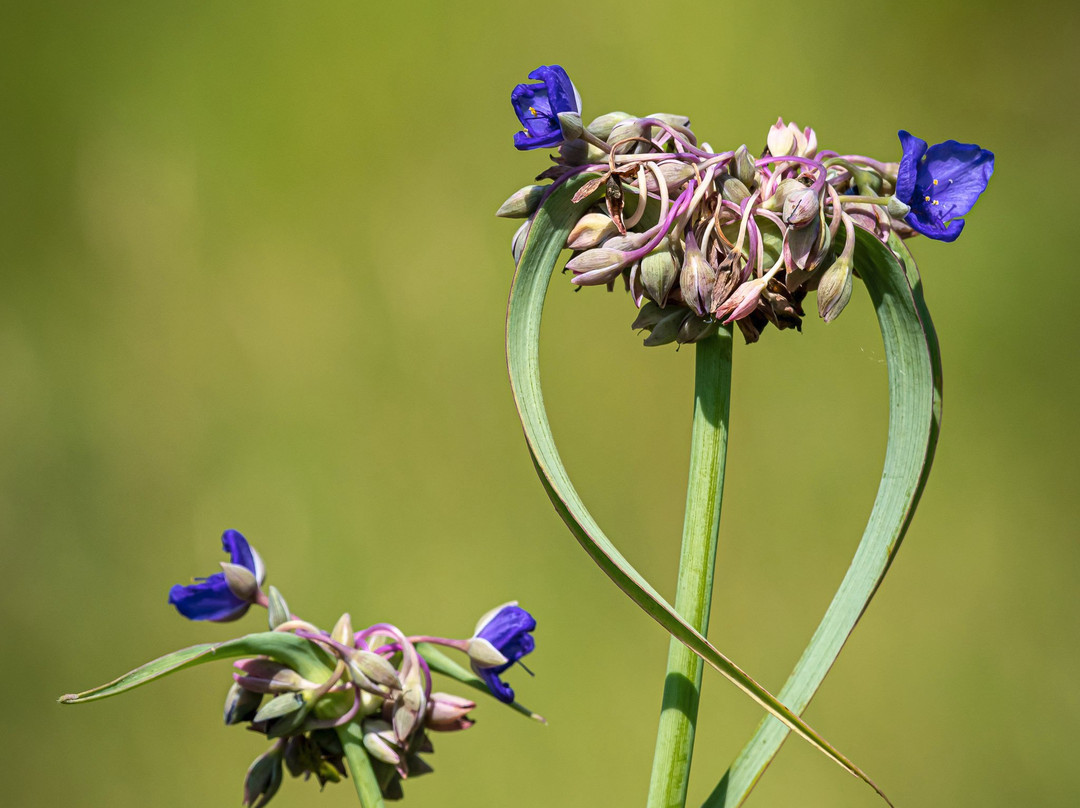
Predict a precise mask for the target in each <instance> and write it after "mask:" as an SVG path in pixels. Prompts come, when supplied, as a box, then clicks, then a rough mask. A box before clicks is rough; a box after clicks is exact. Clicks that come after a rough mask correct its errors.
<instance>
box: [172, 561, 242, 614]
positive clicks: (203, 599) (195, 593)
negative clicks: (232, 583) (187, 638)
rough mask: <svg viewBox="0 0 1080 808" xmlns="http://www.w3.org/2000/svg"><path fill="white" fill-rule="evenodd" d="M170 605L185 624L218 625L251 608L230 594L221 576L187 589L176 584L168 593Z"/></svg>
mask: <svg viewBox="0 0 1080 808" xmlns="http://www.w3.org/2000/svg"><path fill="white" fill-rule="evenodd" d="M169 603H171V604H172V605H173V606H175V607H176V610H177V611H178V612H180V614H182V615H183V616H184V617H186V618H187V619H188V620H213V621H214V622H218V623H224V622H227V621H229V620H236V619H237V618H238V617H241V616H242V615H243V614H244V613H245V612H246V611H247V610H248V606H249V605H250V604H248V603H246V602H245V601H242V600H240V598H238V597H236V595H234V594H233V593H232V591H231V590H230V589H229V585H228V583H226V581H225V573H223V572H218V573H214V574H213V575H211V576H210V577H209V578H207V579H206V580H205V581H200V582H199V583H195V584H190V585H188V586H181V585H180V584H177V585H176V586H174V587H173V588H172V589H170V590H169Z"/></svg>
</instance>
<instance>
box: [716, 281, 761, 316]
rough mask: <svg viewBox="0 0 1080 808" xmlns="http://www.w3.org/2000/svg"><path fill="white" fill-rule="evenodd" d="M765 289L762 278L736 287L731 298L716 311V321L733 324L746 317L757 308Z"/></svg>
mask: <svg viewBox="0 0 1080 808" xmlns="http://www.w3.org/2000/svg"><path fill="white" fill-rule="evenodd" d="M764 288H765V281H764V280H762V279H761V278H755V279H754V280H752V281H747V282H746V283H744V284H742V285H740V286H738V287H736V289H735V291H734V292H732V293H731V297H729V298H728V299H727V300H725V301H724V302H723V303H721V304H720V307H719V308H718V309H717V310H716V319H718V320H723V321H724V322H725V323H731V322H734V321H735V320H741V319H742V318H743V317H746V316H747V315H748V314H750V313H751V312H752V311H754V309H756V308H757V305H758V303H759V302H760V300H761V291H762V289H764Z"/></svg>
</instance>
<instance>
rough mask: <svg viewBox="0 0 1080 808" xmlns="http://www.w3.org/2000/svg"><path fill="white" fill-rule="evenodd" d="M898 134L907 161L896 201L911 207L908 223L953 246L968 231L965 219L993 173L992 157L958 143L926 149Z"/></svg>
mask: <svg viewBox="0 0 1080 808" xmlns="http://www.w3.org/2000/svg"><path fill="white" fill-rule="evenodd" d="M899 134H900V143H901V145H902V146H903V148H904V156H903V157H902V158H901V160H900V171H899V174H898V177H897V180H896V198H897V199H899V200H900V201H901V202H903V203H905V204H907V205H909V206H910V207H911V212H910V213H908V215H907V217H906V221H907V223H908V224H909V225H910V226H911V227H912V228H913V229H915V230H917V231H918V232H920V233H922V234H923V235H924V236H927V237H929V238H933V239H937V240H938V241H954V240H955V239H956V237H957V236H959V235H960V231H961V230H963V229H964V220H963V218H961V217H962V216H964V214H966V213H967V212H968V211H969V210H971V208H972V206H973V205H974V204H975V200H977V199H978V198H979V194H981V193H982V192H983V191H984V190H986V184H987V183H988V182H989V181H990V175H991V174H993V173H994V154H993V152H989V151H987V150H986V149H984V148H981V147H979V146H976V145H975V144H974V143H957V142H956V141H955V140H946V141H945V142H944V143H936V144H934V145H933V146H930V147H929V148H927V145H926V141H925V140H922V139H921V138H917V137H915V136H914V135H912V134H911V133H909V132H905V131H904V130H903V129H901V130H900V133H899Z"/></svg>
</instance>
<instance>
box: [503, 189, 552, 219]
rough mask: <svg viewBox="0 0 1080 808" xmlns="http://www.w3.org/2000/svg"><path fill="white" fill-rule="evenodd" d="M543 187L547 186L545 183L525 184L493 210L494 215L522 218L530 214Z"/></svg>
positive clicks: (505, 217)
mask: <svg viewBox="0 0 1080 808" xmlns="http://www.w3.org/2000/svg"><path fill="white" fill-rule="evenodd" d="M545 188H547V186H546V185H526V186H525V187H524V188H522V189H521V190H519V191H515V192H514V193H513V194H512V195H511V196H510V198H509V199H507V200H506V201H505V202H503V203H502V205H500V206H499V209H498V210H497V211H495V215H496V216H500V217H502V218H503V219H523V218H525V217H526V216H531V215H532V213H533V211H534V210H536V208H537V206H539V204H540V198H541V197H543V195H544V189H545Z"/></svg>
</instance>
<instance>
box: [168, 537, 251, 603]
mask: <svg viewBox="0 0 1080 808" xmlns="http://www.w3.org/2000/svg"><path fill="white" fill-rule="evenodd" d="M221 546H222V549H224V550H225V551H226V552H227V553H229V555H230V556H231V559H232V563H233V564H234V565H236V566H237V567H242V568H244V569H246V570H248V571H249V572H251V574H252V576H254V580H255V583H256V586H255V589H256V590H257V589H258V587H259V586H262V582H263V581H264V580H265V579H266V569H265V568H264V567H263V562H262V559H261V558H260V557H259V554H258V553H257V552H255V549H254V548H253V547H252V546H251V545H249V544H248V542H247V539H245V538H244V537H243V536H242V535H241V534H240V533H239V532H238V531H236V530H226V531H225V532H224V533H223V534H222V536H221ZM195 580H196V582H197V583H193V584H189V585H188V586H182V585H180V584H177V585H176V586H174V587H173V588H172V589H170V590H169V603H171V604H172V605H173V606H175V607H176V610H177V611H178V612H180V614H182V615H183V616H184V617H186V618H187V619H188V620H212V621H214V622H216V623H224V622H227V621H229V620H236V619H237V618H238V617H242V616H243V615H244V613H245V612H246V611H247V610H248V607H249V606H250V605H251V603H252V601H251V600H250V599H245V598H241V597H239V596H238V595H237V594H235V593H234V592H233V589H232V588H231V587H230V586H229V582H228V581H227V580H226V578H225V573H224V572H215V573H214V574H213V575H211V576H209V577H208V578H196V579H195ZM248 580H249V581H250V579H248Z"/></svg>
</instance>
